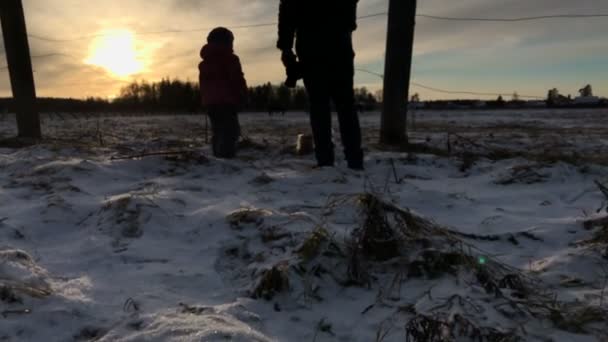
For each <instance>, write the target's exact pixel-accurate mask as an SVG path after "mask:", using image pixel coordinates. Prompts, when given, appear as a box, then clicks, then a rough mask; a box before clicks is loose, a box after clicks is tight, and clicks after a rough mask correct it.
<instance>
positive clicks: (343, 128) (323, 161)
mask: <svg viewBox="0 0 608 342" xmlns="http://www.w3.org/2000/svg"><path fill="white" fill-rule="evenodd" d="M357 2H358V0H281V2H280V5H279V41H278V43H277V47H278V48H279V49H280V50H281V51H282V58H281V59H282V60H283V64H284V65H285V67H286V70H287V76H288V83H291V84H286V85H287V86H295V82H294V78H295V79H296V80H297V78H299V77H300V76H301V77H303V79H304V85H305V86H306V90H307V92H308V96H309V101H310V122H311V126H312V132H313V137H314V142H315V154H316V157H317V163H318V165H319V166H333V165H334V145H333V142H332V134H331V123H332V121H331V101H332V100H333V102H334V104H335V107H336V110H337V112H338V120H339V123H340V132H341V136H342V143H343V145H344V154H345V156H346V160H347V162H348V167H350V168H352V169H363V151H362V150H361V128H360V125H359V117H358V114H357V112H356V110H355V101H354V89H353V77H354V73H355V72H354V57H355V53H354V51H353V44H352V33H353V31H354V30H355V29H356V28H357ZM294 41H295V50H296V53H295V54H294V52H293V47H294ZM296 54H297V57H296Z"/></svg>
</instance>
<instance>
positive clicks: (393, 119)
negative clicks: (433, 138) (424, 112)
mask: <svg viewBox="0 0 608 342" xmlns="http://www.w3.org/2000/svg"><path fill="white" fill-rule="evenodd" d="M416 7H417V0H390V3H389V14H388V32H387V37H386V62H385V66H384V95H383V109H382V119H381V128H380V143H381V144H386V145H402V144H406V143H407V142H408V141H407V132H406V129H407V103H408V97H409V88H410V76H411V70H412V54H413V51H414V26H415V25H416Z"/></svg>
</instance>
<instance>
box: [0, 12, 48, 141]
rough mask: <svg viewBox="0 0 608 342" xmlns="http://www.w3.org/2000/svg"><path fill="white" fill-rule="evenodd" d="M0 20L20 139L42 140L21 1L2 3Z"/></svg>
mask: <svg viewBox="0 0 608 342" xmlns="http://www.w3.org/2000/svg"><path fill="white" fill-rule="evenodd" d="M0 20H1V21H2V34H3V37H4V48H5V50H6V60H7V62H8V69H9V74H10V79H11V88H12V90H13V101H14V103H15V107H16V109H17V110H16V115H17V128H18V130H19V137H21V138H31V139H39V138H40V137H41V136H42V134H41V131H40V118H39V116H38V111H37V109H36V88H35V86H34V73H33V72H32V60H31V59H30V48H29V44H28V41H27V30H26V27H25V15H24V13H23V4H22V2H21V0H0Z"/></svg>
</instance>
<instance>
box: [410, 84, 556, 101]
mask: <svg viewBox="0 0 608 342" xmlns="http://www.w3.org/2000/svg"><path fill="white" fill-rule="evenodd" d="M411 84H412V85H413V86H415V87H418V88H422V89H426V90H430V91H434V92H438V93H444V94H453V95H477V96H503V95H505V94H508V92H506V93H483V92H475V91H457V90H446V89H440V88H435V87H430V86H427V85H424V84H421V83H416V82H412V83H411ZM518 96H519V97H520V98H525V99H544V97H542V96H535V95H519V94H518Z"/></svg>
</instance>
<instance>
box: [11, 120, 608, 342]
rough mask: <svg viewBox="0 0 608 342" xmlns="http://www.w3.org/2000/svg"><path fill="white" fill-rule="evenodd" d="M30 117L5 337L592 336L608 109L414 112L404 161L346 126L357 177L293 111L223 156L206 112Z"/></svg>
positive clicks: (16, 168) (18, 153)
mask: <svg viewBox="0 0 608 342" xmlns="http://www.w3.org/2000/svg"><path fill="white" fill-rule="evenodd" d="M42 119H43V120H42V121H43V131H44V134H45V140H44V142H43V143H42V144H39V145H36V146H31V147H24V148H14V147H12V146H10V144H8V145H7V144H5V146H4V147H0V241H1V243H0V341H104V342H105V341H159V342H160V341H176V342H177V341H226V340H232V341H317V342H320V341H415V342H422V341H606V340H608V293H605V292H606V290H607V286H608V223H606V222H608V220H605V219H604V218H605V217H606V216H608V214H607V210H606V204H607V200H608V197H607V196H608V193H607V194H603V193H602V191H601V187H598V186H597V184H596V181H597V182H600V183H604V182H605V181H606V180H608V179H607V176H608V159H607V158H606V157H605V156H606V155H608V154H607V152H608V148H607V147H608V144H607V142H606V137H607V136H608V135H607V134H608V111H606V110H581V111H546V110H544V111H526V112H510V111H498V112H472V113H470V112H469V113H467V112H426V111H421V112H418V113H416V117H415V120H413V122H411V123H410V124H411V132H410V137H411V139H412V141H413V142H415V143H416V144H417V145H416V146H418V147H417V148H416V152H415V153H413V152H411V153H405V152H400V151H397V150H395V151H392V152H386V151H382V150H380V149H379V148H378V146H377V144H376V142H377V140H378V129H377V127H378V123H379V117H378V115H377V114H376V113H367V114H363V115H362V125H363V127H364V133H365V141H366V150H367V154H366V171H365V172H353V171H350V170H348V169H347V168H346V167H345V165H344V163H342V162H340V163H339V164H338V165H337V167H336V168H324V169H313V168H312V166H313V165H314V160H313V158H312V156H297V155H295V154H294V153H293V146H294V145H295V137H296V135H297V134H298V133H306V132H308V127H307V118H306V116H305V115H303V114H302V113H288V114H287V115H286V116H285V117H281V116H275V117H272V118H270V117H268V116H266V115H262V114H245V115H242V116H241V123H242V126H243V133H244V135H245V139H244V141H243V142H242V148H241V150H240V152H239V156H238V158H237V159H235V160H219V159H215V158H213V157H212V156H211V154H210V150H209V147H208V145H207V144H206V143H205V138H206V134H205V120H204V118H203V117H201V116H180V115H175V116H173V115H167V116H156V117H119V116H107V115H106V116H103V117H96V116H92V115H87V116H72V115H69V114H60V115H57V114H54V115H45V116H43V118H42ZM15 134H16V129H15V124H14V118H13V117H12V116H10V115H4V116H2V115H1V114H0V140H1V139H2V138H6V137H10V136H12V135H15ZM336 136H338V134H336ZM338 146H339V142H338ZM337 157H338V159H340V158H341V153H339V148H337Z"/></svg>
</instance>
